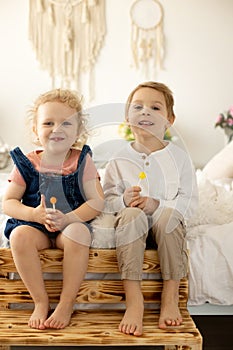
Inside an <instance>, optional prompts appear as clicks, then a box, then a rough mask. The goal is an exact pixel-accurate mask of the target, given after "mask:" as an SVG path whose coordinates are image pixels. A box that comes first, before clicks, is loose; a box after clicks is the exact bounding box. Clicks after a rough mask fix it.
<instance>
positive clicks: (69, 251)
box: [44, 225, 90, 329]
mask: <svg viewBox="0 0 233 350" xmlns="http://www.w3.org/2000/svg"><path fill="white" fill-rule="evenodd" d="M82 226H83V227H82V230H81V229H80V230H79V234H83V235H84V237H85V236H87V237H89V236H90V232H89V230H88V228H86V227H85V226H84V225H82ZM77 229H78V228H77ZM85 230H86V231H87V232H84V231H85ZM77 232H78V231H76V233H77ZM88 240H89V238H88ZM56 243H57V246H58V247H59V248H61V249H64V258H63V288H62V292H61V296H60V301H59V303H58V305H57V307H56V309H55V310H54V312H53V313H52V315H51V316H50V317H49V318H48V319H47V320H46V321H45V322H44V325H45V327H46V328H55V329H61V328H65V327H66V326H68V325H69V323H70V318H71V315H72V313H73V306H74V304H75V300H76V296H77V293H78V291H79V288H80V286H81V283H82V281H83V279H84V276H85V273H86V271H87V266H88V260H89V245H83V244H79V243H77V242H75V241H74V240H72V239H70V238H68V237H66V236H64V235H63V234H61V235H59V237H58V238H57V242H56ZM89 243H90V242H89Z"/></svg>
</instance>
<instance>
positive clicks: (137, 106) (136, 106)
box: [133, 105, 142, 110]
mask: <svg viewBox="0 0 233 350" xmlns="http://www.w3.org/2000/svg"><path fill="white" fill-rule="evenodd" d="M133 108H134V109H137V110H138V109H141V108H142V106H141V105H134V106H133Z"/></svg>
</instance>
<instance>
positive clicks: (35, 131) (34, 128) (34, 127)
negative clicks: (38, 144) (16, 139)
mask: <svg viewBox="0 0 233 350" xmlns="http://www.w3.org/2000/svg"><path fill="white" fill-rule="evenodd" d="M32 131H33V132H34V134H35V135H36V136H37V128H36V126H35V125H33V127H32Z"/></svg>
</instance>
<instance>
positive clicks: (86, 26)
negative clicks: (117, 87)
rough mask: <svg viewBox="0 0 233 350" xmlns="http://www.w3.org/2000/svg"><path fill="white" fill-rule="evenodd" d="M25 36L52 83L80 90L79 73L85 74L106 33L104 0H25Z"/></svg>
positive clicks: (93, 63) (91, 75) (91, 68)
mask: <svg viewBox="0 0 233 350" xmlns="http://www.w3.org/2000/svg"><path fill="white" fill-rule="evenodd" d="M29 1H30V3H29V4H30V9H29V38H30V40H31V41H32V45H33V48H34V49H35V52H36V58H37V59H38V61H39V62H40V65H41V68H42V69H45V70H47V71H48V72H49V75H50V76H51V78H52V85H53V87H55V85H56V83H59V86H61V87H65V88H71V87H74V88H78V89H79V90H80V85H81V75H82V74H83V73H87V74H88V75H89V87H88V89H89V95H90V96H89V97H90V99H91V98H92V97H93V93H94V91H93V85H94V84H93V68H94V65H95V63H96V60H97V57H98V55H99V52H100V49H101V48H102V46H103V41H104V37H105V33H106V24H105V0H29Z"/></svg>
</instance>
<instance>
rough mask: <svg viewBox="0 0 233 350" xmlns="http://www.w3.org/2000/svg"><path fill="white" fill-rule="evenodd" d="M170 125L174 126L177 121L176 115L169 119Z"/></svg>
mask: <svg viewBox="0 0 233 350" xmlns="http://www.w3.org/2000/svg"><path fill="white" fill-rule="evenodd" d="M168 120H169V123H170V124H173V123H174V121H175V116H174V114H173V115H172V116H171V118H169V119H168Z"/></svg>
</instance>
